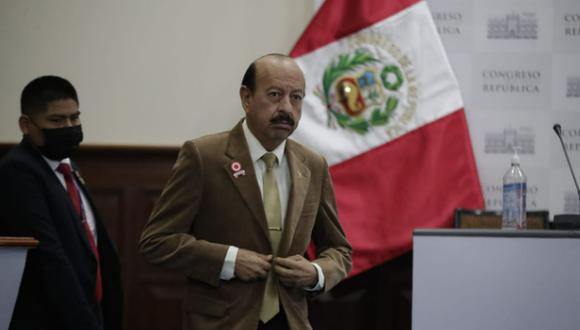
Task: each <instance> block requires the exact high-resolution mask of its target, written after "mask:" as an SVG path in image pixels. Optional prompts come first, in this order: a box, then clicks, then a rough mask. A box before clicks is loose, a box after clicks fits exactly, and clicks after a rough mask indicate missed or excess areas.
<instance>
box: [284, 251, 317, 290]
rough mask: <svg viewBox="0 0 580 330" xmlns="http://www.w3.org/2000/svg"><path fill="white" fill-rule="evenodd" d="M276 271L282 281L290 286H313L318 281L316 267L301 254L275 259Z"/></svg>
mask: <svg viewBox="0 0 580 330" xmlns="http://www.w3.org/2000/svg"><path fill="white" fill-rule="evenodd" d="M274 272H276V274H277V275H278V278H279V279H280V282H281V283H282V284H283V285H285V286H288V287H295V288H305V287H313V286H315V285H316V283H318V273H317V272H316V268H314V266H313V265H312V264H311V263H310V261H308V260H306V259H305V258H304V257H303V256H301V255H293V256H291V257H287V258H280V257H278V258H275V259H274Z"/></svg>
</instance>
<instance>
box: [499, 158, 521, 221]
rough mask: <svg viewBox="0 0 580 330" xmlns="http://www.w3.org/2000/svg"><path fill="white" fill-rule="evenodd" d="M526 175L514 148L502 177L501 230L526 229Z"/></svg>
mask: <svg viewBox="0 0 580 330" xmlns="http://www.w3.org/2000/svg"><path fill="white" fill-rule="evenodd" d="M526 188H527V187H526V175H525V174H524V172H522V169H521V168H520V157H518V152H517V150H516V148H514V155H513V157H512V165H511V167H510V169H509V170H508V171H507V173H506V174H505V175H504V176H503V212H502V228H504V229H526V227H527V224H526Z"/></svg>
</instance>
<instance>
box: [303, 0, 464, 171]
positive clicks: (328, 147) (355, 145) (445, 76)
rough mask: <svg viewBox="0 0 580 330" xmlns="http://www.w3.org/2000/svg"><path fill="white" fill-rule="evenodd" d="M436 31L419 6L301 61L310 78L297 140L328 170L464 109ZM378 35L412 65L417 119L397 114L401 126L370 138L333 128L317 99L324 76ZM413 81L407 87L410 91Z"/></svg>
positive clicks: (375, 129) (374, 130) (422, 4)
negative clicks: (323, 160)
mask: <svg viewBox="0 0 580 330" xmlns="http://www.w3.org/2000/svg"><path fill="white" fill-rule="evenodd" d="M436 31H437V30H436V27H435V24H434V22H433V19H432V17H431V14H430V12H429V9H428V7H427V4H426V3H425V2H419V3H417V4H415V5H413V6H411V7H409V8H407V9H406V10H404V11H402V12H399V13H397V14H396V15H393V16H390V17H388V18H386V19H385V20H383V21H380V22H378V23H376V24H374V25H373V26H371V27H368V28H365V29H363V30H361V31H358V32H357V33H354V34H352V35H349V36H348V37H345V38H342V39H340V40H338V41H335V42H333V43H330V44H328V45H327V46H325V47H322V48H320V49H317V50H315V51H314V52H311V53H309V54H306V55H304V56H302V57H299V58H297V59H296V60H297V62H298V64H299V65H300V67H301V68H302V70H303V71H304V74H305V77H306V81H307V89H308V93H307V97H306V98H305V99H304V107H303V112H302V120H301V122H300V126H299V128H298V129H297V131H296V132H295V133H294V135H293V136H292V137H293V138H294V139H296V140H298V141H300V142H302V143H304V144H306V145H308V146H310V147H312V148H313V149H315V150H319V151H320V152H322V153H323V154H324V156H325V157H326V159H327V161H328V162H329V164H330V165H334V164H337V163H340V162H342V161H345V160H347V159H350V158H353V157H355V156H357V155H359V154H361V153H364V152H366V151H368V150H371V149H373V148H375V147H378V146H380V145H382V144H384V143H387V142H390V141H392V140H393V139H396V138H398V137H401V136H402V135H404V134H406V133H408V132H410V131H412V130H415V129H417V128H419V127H421V126H423V125H425V124H428V123H430V122H432V121H434V120H437V119H439V118H442V117H443V116H446V115H448V114H450V113H452V112H454V111H456V110H459V109H461V108H462V107H463V101H462V98H461V95H460V92H459V87H458V85H457V80H456V79H455V76H454V75H453V73H452V69H451V67H450V65H449V62H448V60H447V57H446V55H445V51H444V49H443V46H442V44H441V41H440V39H439V36H438V35H437V32H436ZM377 34H378V35H381V36H384V37H385V38H386V39H387V40H390V44H394V45H396V47H398V49H400V50H401V54H403V55H405V56H406V57H407V58H408V59H409V61H410V63H411V66H410V68H409V70H408V72H407V73H411V75H413V76H415V81H414V84H415V85H416V87H417V96H418V97H417V102H416V104H417V105H416V107H415V110H414V114H413V113H412V112H408V113H405V112H404V111H400V109H399V108H397V110H396V111H395V112H394V113H393V119H392V122H393V123H397V124H396V125H388V126H378V127H372V128H371V129H370V131H369V132H368V133H367V134H358V133H355V132H354V131H352V130H347V129H343V128H340V127H336V125H334V127H333V126H331V127H329V126H328V120H329V115H328V109H327V107H326V104H325V103H324V101H322V99H321V98H320V97H318V96H315V95H314V94H313V92H314V90H315V89H318V92H320V87H318V86H320V85H322V76H323V73H324V70H325V69H326V68H327V67H328V65H330V64H331V61H332V60H333V59H334V58H336V57H337V56H338V55H339V54H350V53H352V52H353V51H354V48H353V45H354V44H356V42H358V41H360V40H361V36H363V35H364V36H368V35H377ZM357 40H358V41H357ZM366 40H369V39H366ZM408 78H409V77H407V79H406V81H405V83H404V84H405V85H403V86H404V87H409V85H408V80H409V79H408ZM401 102H404V100H401ZM402 105H407V106H408V105H409V104H400V106H402ZM403 117H404V118H403ZM395 128H398V129H395Z"/></svg>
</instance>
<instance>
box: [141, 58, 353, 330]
mask: <svg viewBox="0 0 580 330" xmlns="http://www.w3.org/2000/svg"><path fill="white" fill-rule="evenodd" d="M304 93H305V82H304V76H303V74H302V71H301V70H300V68H299V67H298V65H297V64H296V63H295V62H294V61H293V60H292V59H291V58H289V57H287V56H285V55H278V54H270V55H266V56H263V57H261V58H259V59H258V60H256V61H255V62H254V63H252V64H251V65H250V67H249V68H248V70H247V71H246V74H245V75H244V78H243V81H242V86H241V87H240V98H241V101H242V106H243V108H244V111H245V113H246V118H245V120H242V121H241V122H240V123H238V124H237V125H236V126H235V127H234V128H233V129H232V130H231V131H229V132H223V133H218V134H214V135H209V136H205V137H201V138H199V139H195V140H191V141H188V142H186V143H185V144H184V145H183V147H182V149H181V151H180V153H179V157H178V159H177V162H176V163H175V166H174V167H173V172H172V175H171V178H170V179H169V182H168V183H167V185H166V187H165V189H164V191H163V193H162V194H161V197H160V199H159V201H158V202H157V204H156V206H155V208H154V210H153V212H152V214H151V218H150V219H149V222H148V223H147V225H146V226H145V229H144V230H143V234H142V236H141V241H140V243H139V249H140V252H141V254H142V255H143V256H144V257H145V258H146V259H147V260H148V261H149V262H152V263H155V264H160V265H162V266H166V267H168V268H171V269H175V270H178V271H181V272H183V273H184V274H185V275H186V276H187V279H188V288H187V294H186V297H185V304H184V305H185V311H186V322H187V323H188V326H189V328H190V329H310V328H311V326H310V323H309V321H308V306H307V302H306V298H307V295H308V293H309V292H321V291H328V290H330V289H331V288H332V287H334V286H335V285H336V284H337V283H338V282H340V281H341V280H342V279H343V278H345V276H346V275H347V273H348V271H349V270H350V267H351V253H352V250H351V247H350V245H349V244H348V242H347V240H346V238H345V235H344V232H343V231H342V228H341V226H340V224H339V222H338V218H337V212H336V205H335V199H334V191H333V188H332V183H331V179H330V176H329V173H328V166H327V164H326V161H325V160H324V158H323V157H322V156H321V155H319V154H317V153H315V152H313V151H311V150H309V149H307V148H306V147H304V146H302V145H300V144H298V143H296V142H294V141H292V140H289V139H287V138H288V136H289V135H290V134H291V133H292V132H293V131H294V129H295V128H296V127H297V125H298V122H299V120H300V115H301V110H302V99H303V97H304ZM311 240H312V241H313V242H314V244H315V246H316V259H315V260H313V261H312V262H310V261H308V260H306V259H305V258H304V257H303V255H304V254H305V252H306V249H307V247H308V244H309V243H310V241H311Z"/></svg>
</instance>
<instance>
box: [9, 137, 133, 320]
mask: <svg viewBox="0 0 580 330" xmlns="http://www.w3.org/2000/svg"><path fill="white" fill-rule="evenodd" d="M73 167H74V166H73ZM77 183H78V185H79V186H80V187H81V188H82V189H83V192H84V194H85V196H87V198H88V199H89V200H90V195H89V194H88V192H87V191H86V189H85V187H84V185H83V184H82V182H80V180H79V178H78V176H77ZM90 204H91V205H90V206H91V207H92V210H93V212H94V214H95V220H96V227H97V236H98V243H97V244H98V249H99V254H100V260H101V274H102V283H103V301H102V304H101V305H100V306H99V305H98V304H97V303H96V300H95V281H96V268H97V263H96V259H95V257H94V256H93V253H92V251H91V248H90V246H89V242H88V240H87V238H86V235H85V233H84V230H83V227H82V223H81V220H80V219H79V216H78V215H77V214H76V212H75V211H74V209H73V205H72V202H71V201H70V198H69V197H68V194H67V192H66V189H65V188H64V187H63V185H62V184H61V183H60V181H59V180H58V178H57V177H56V176H55V174H54V172H53V171H52V169H51V168H50V166H49V165H48V164H47V163H46V161H45V160H44V159H43V158H42V156H41V155H40V153H39V152H38V151H37V150H36V149H35V148H34V147H33V146H32V145H31V144H30V143H29V142H28V141H27V140H26V139H23V140H22V142H21V143H20V145H18V146H16V147H15V148H13V149H12V150H11V151H9V152H8V154H6V156H5V157H4V158H3V159H2V160H1V161H0V236H32V237H34V238H36V239H38V240H39V241H40V244H39V245H38V247H37V248H36V249H33V250H30V252H29V254H28V258H27V260H26V266H25V269H24V274H23V277H22V283H21V285H20V291H19V293H18V299H17V302H16V306H15V308H14V313H13V316H12V321H11V324H10V329H11V330H16V329H27V330H28V329H47V330H48V329H55V330H56V329H58V330H65V329H71V330H73V329H74V330H81V329H82V330H92V329H95V330H97V329H105V330H110V329H121V328H122V291H121V280H120V267H119V259H118V256H117V252H116V250H115V247H114V246H113V243H112V242H111V240H110V238H109V236H108V234H107V232H106V230H105V227H104V226H103V223H102V221H101V219H100V218H99V215H98V213H97V212H96V209H95V208H94V207H93V203H92V201H90Z"/></svg>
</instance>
